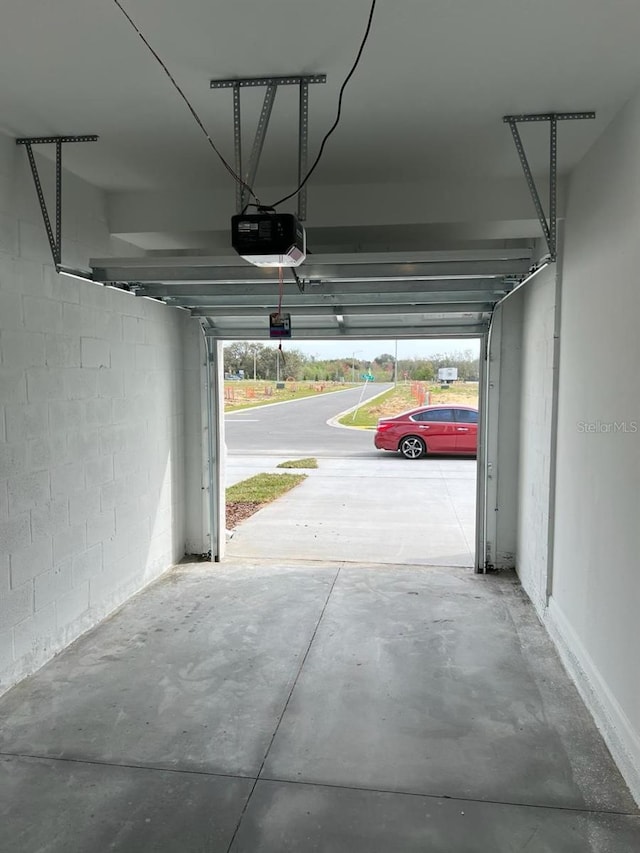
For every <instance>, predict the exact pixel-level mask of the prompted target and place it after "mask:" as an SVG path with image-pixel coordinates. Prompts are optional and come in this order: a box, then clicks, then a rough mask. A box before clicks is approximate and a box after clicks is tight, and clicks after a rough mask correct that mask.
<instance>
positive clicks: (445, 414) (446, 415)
mask: <svg viewBox="0 0 640 853" xmlns="http://www.w3.org/2000/svg"><path fill="white" fill-rule="evenodd" d="M413 420H414V421H430V422H433V421H437V422H438V423H442V422H446V421H452V420H453V409H432V410H431V411H426V412H418V414H417V415H414V416H413Z"/></svg>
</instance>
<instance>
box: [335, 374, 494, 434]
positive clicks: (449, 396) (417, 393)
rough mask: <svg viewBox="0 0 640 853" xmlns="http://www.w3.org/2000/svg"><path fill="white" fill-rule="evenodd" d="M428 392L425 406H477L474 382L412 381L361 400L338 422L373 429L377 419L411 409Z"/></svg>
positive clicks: (420, 403)
mask: <svg viewBox="0 0 640 853" xmlns="http://www.w3.org/2000/svg"><path fill="white" fill-rule="evenodd" d="M427 393H428V394H429V403H428V405H432V406H435V405H444V404H445V403H452V404H456V403H457V404H458V405H462V406H477V405H478V384H477V383H475V382H469V383H468V384H467V383H460V384H457V383H456V384H455V385H450V386H446V387H440V385H438V384H435V383H427V382H415V383H407V384H406V385H398V386H397V387H396V388H391V389H390V390H389V391H387V392H386V393H385V394H382V395H381V396H380V397H376V399H375V400H371V401H370V402H365V403H363V404H362V406H360V407H359V408H358V409H356V411H355V412H349V414H347V415H343V417H341V418H340V420H339V423H341V424H344V425H345V426H355V427H360V428H362V429H375V428H376V426H377V424H378V420H379V419H380V418H388V417H393V416H394V415H399V414H400V412H406V411H407V409H415V408H418V406H422V405H425V402H424V401H425V398H426V396H427Z"/></svg>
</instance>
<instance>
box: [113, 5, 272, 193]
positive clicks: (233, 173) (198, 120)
mask: <svg viewBox="0 0 640 853" xmlns="http://www.w3.org/2000/svg"><path fill="white" fill-rule="evenodd" d="M113 2H114V3H115V4H116V6H117V7H118V9H120V11H121V12H122V14H123V15H124V16H125V18H126V19H127V21H129V23H130V24H131V26H132V27H133V29H134V30H135V31H136V33H137V34H138V35H139V36H140V38H141V39H142V42H143V43H144V45H145V46H146V48H147V49H148V50H149V52H150V53H151V55H152V56H153V57H154V58H155V59H156V60H157V62H158V63H159V64H160V66H161V67H162V69H163V71H164V73H165V74H166V75H167V77H168V78H169V80H170V81H171V83H172V84H173V86H174V88H175V90H176V91H177V92H178V94H179V95H180V97H181V98H182V100H183V101H184V102H185V104H186V105H187V108H188V110H189V112H190V113H191V115H192V116H193V118H194V119H195V121H196V124H197V125H198V127H199V128H200V130H201V131H202V132H203V133H204V135H205V137H206V139H207V142H208V143H209V145H210V146H211V148H212V149H213V151H214V152H215V153H216V154H217V156H218V158H219V160H220V161H221V163H222V165H223V166H224V167H225V169H226V170H227V172H229V174H230V175H231V177H232V178H233V179H234V180H235V181H237V182H238V183H239V184H240V186H241V187H243V188H244V189H245V190H247V192H248V193H249V194H250V195H251V197H252V198H254V199H255V200H256V203H257V204H258V205H259V204H260V200H259V199H258V197H257V196H256V194H255V193H254V191H253V189H252V187H250V186H249V184H248V183H247V182H246V181H244V180H243V179H242V178H241V177H240V175H238V174H237V172H236V171H235V170H234V169H233V168H232V167H231V166H230V165H229V163H227V161H226V160H225V158H224V157H223V155H222V154H221V153H220V151H219V150H218V148H217V147H216V144H215V142H214V141H213V139H212V138H211V136H210V135H209V131H208V130H207V129H206V127H205V126H204V122H203V121H202V119H201V118H200V116H199V115H198V113H197V112H196V110H195V109H194V107H193V105H192V104H191V102H190V101H189V99H188V98H187V96H186V95H185V93H184V92H183V91H182V89H181V88H180V86H179V85H178V83H177V82H176V80H175V78H174V76H173V75H172V74H171V72H170V71H169V69H168V68H167V66H166V65H165V63H164V62H163V61H162V59H161V58H160V56H159V55H158V54H157V53H156V51H155V50H154V49H153V47H152V46H151V45H150V43H149V41H148V40H147V39H146V37H145V36H144V34H143V33H142V31H141V30H140V29H139V27H138V26H137V24H136V23H135V21H134V20H133V18H132V17H131V15H129V13H128V12H127V10H126V9H125V8H124V6H123V5H122V4H121V3H120V0H113Z"/></svg>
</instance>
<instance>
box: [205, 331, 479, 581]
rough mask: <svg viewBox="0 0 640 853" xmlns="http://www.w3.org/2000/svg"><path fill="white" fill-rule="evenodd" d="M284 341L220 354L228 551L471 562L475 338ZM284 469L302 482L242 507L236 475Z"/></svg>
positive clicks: (275, 473) (232, 346)
mask: <svg viewBox="0 0 640 853" xmlns="http://www.w3.org/2000/svg"><path fill="white" fill-rule="evenodd" d="M283 349H284V352H283V354H282V355H281V354H280V352H279V350H278V348H277V346H274V345H270V344H266V343H264V342H262V343H260V342H256V341H244V342H233V343H228V344H227V345H226V346H225V347H224V349H223V353H224V384H223V387H222V388H221V389H220V390H221V392H223V394H224V409H225V417H224V429H225V444H226V453H225V466H224V467H225V477H224V488H225V491H226V490H227V489H229V488H230V487H233V488H232V489H231V491H230V492H229V496H230V498H231V500H230V502H229V504H228V505H227V507H226V510H227V511H226V514H225V522H226V524H225V526H226V527H227V531H228V532H227V543H226V554H227V555H229V556H232V557H243V558H252V559H261V558H268V557H270V556H277V557H278V558H279V559H288V558H289V559H292V560H293V559H296V560H326V561H336V560H345V561H350V562H373V563H382V564H394V563H395V564H415V565H438V566H456V567H466V568H469V569H470V570H471V569H472V568H474V567H475V566H476V565H477V560H476V554H475V547H476V546H475V543H476V492H477V453H476V448H477V432H478V428H479V424H478V408H479V399H480V341H479V340H478V339H477V338H475V339H463V340H424V339H423V340H419V339H415V340H400V341H397V340H394V341H384V340H375V341H372V340H353V341H333V342H327V341H309V342H304V343H302V344H300V343H298V342H296V341H290V342H287V344H286V345H285V346H284V348H283ZM407 411H411V412H412V413H413V414H411V415H407V414H406V413H407ZM400 413H404V414H400ZM379 419H382V421H383V429H382V430H381V431H380V432H379V433H378V436H379V438H378V440H377V442H376V441H374V439H375V436H376V432H377V430H376V424H377V422H378V420H379ZM376 443H377V444H378V447H376ZM384 448H386V449H384ZM298 464H301V465H302V467H300V468H295V469H294V468H289V467H286V468H283V467H279V466H294V465H298ZM314 466H317V467H314ZM283 474H286V475H288V476H289V477H290V476H292V475H293V476H296V477H304V482H302V483H301V484H299V485H297V486H295V487H294V488H293V489H292V490H291V491H290V492H287V493H286V494H284V495H282V496H281V497H279V498H277V499H276V500H274V501H273V502H271V503H265V504H264V505H262V506H261V507H260V509H259V510H258V511H257V512H255V514H254V513H253V510H255V509H256V506H253V507H252V506H245V505H244V504H243V502H242V500H241V499H242V497H243V495H242V494H238V492H240V493H242V490H243V486H242V485H240V486H238V485H237V484H247V483H248V481H249V480H250V478H253V477H256V476H262V475H268V476H269V477H272V478H273V477H281V476H282V475H283ZM247 495H248V496H249V497H250V496H251V495H250V493H249V492H247V493H246V494H245V495H244V497H247ZM238 498H240V500H238ZM230 534H231V535H230Z"/></svg>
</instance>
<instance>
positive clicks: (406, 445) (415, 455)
mask: <svg viewBox="0 0 640 853" xmlns="http://www.w3.org/2000/svg"><path fill="white" fill-rule="evenodd" d="M398 450H399V451H400V453H402V455H403V456H404V458H405V459H419V458H420V457H421V456H424V454H425V453H426V452H427V446H426V444H425V443H424V441H423V440H422V439H421V438H418V436H417V435H408V436H407V437H406V438H403V439H402V441H401V442H400V447H399V448H398Z"/></svg>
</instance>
